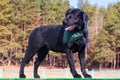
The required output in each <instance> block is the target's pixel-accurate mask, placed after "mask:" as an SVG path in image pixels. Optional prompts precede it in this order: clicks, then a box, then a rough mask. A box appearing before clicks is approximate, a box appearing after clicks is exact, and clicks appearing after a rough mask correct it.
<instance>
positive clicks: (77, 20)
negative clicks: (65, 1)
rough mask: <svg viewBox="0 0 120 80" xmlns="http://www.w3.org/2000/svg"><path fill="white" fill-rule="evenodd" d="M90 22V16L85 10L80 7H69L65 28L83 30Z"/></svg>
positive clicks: (64, 22)
mask: <svg viewBox="0 0 120 80" xmlns="http://www.w3.org/2000/svg"><path fill="white" fill-rule="evenodd" d="M87 22H88V16H87V14H86V13H85V12H83V11H82V10H80V9H78V8H72V9H68V10H67V11H66V14H65V18H64V20H63V25H64V26H65V30H68V31H72V30H82V29H84V28H85V26H86V25H87Z"/></svg>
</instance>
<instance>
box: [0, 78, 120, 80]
mask: <svg viewBox="0 0 120 80" xmlns="http://www.w3.org/2000/svg"><path fill="white" fill-rule="evenodd" d="M0 80H120V78H47V79H37V78H36V79H34V78H26V79H25V78H0Z"/></svg>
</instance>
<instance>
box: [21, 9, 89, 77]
mask: <svg viewBox="0 0 120 80" xmlns="http://www.w3.org/2000/svg"><path fill="white" fill-rule="evenodd" d="M87 21H88V16H87V15H86V13H85V12H83V11H81V10H80V9H76V8H75V9H69V10H67V11H66V14H65V19H64V20H63V25H54V26H41V27H39V28H35V29H34V30H33V31H32V33H31V35H30V37H29V43H28V47H27V50H26V54H25V56H24V58H23V60H22V62H21V66H20V72H19V77H20V78H26V76H25V74H24V67H25V65H26V64H27V63H29V61H30V59H31V58H32V57H33V56H34V55H35V54H36V53H37V55H38V58H37V59H36V61H35V63H34V77H35V78H39V77H40V76H39V75H38V72H37V70H38V66H39V64H40V63H41V62H42V61H43V60H44V59H45V57H46V55H47V54H48V51H49V50H53V51H55V52H61V53H66V56H67V59H68V63H69V67H70V71H71V73H72V75H73V77H74V78H81V75H80V74H78V73H77V71H76V69H75V65H74V61H73V56H72V54H73V53H74V52H78V58H79V60H80V64H81V71H82V74H83V76H84V77H86V78H88V77H89V78H90V77H91V76H90V75H89V74H87V72H86V70H85V48H86V45H87V43H88V29H87ZM70 26H72V27H73V29H71V30H69V29H68V30H69V31H76V32H77V31H80V30H83V29H86V31H85V32H84V33H83V34H84V35H83V36H82V37H81V38H80V39H78V40H76V41H74V42H72V43H67V44H64V43H63V34H64V31H65V29H66V28H68V27H70Z"/></svg>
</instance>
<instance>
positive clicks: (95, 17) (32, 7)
mask: <svg viewBox="0 0 120 80" xmlns="http://www.w3.org/2000/svg"><path fill="white" fill-rule="evenodd" d="M119 5H120V2H117V3H115V4H110V5H109V6H108V7H107V8H104V7H97V5H90V4H89V2H88V0H78V7H79V8H80V9H82V10H84V11H85V12H86V13H87V14H88V16H89V23H88V29H89V44H88V46H87V50H86V52H87V57H86V60H87V66H89V67H93V68H99V69H101V68H114V69H116V68H120V6H119ZM71 7H72V6H70V5H69V1H68V0H1V1H0V65H19V64H20V61H21V60H22V58H23V56H24V54H25V50H26V46H27V42H28V37H29V35H30V33H31V31H32V30H33V29H34V28H36V27H39V26H41V25H58V24H62V20H63V18H64V14H65V11H66V10H67V9H68V8H71ZM74 60H75V64H76V66H79V61H78V57H77V54H74ZM32 61H34V58H33V60H32ZM42 64H43V65H44V66H50V67H52V66H54V67H66V66H67V62H66V56H65V54H56V53H55V52H52V51H50V52H49V55H48V56H47V57H46V59H45V61H44V62H43V63H42Z"/></svg>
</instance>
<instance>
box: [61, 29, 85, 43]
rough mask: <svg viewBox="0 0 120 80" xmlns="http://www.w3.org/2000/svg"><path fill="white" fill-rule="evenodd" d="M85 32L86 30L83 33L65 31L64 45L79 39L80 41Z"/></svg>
mask: <svg viewBox="0 0 120 80" xmlns="http://www.w3.org/2000/svg"><path fill="white" fill-rule="evenodd" d="M84 32H85V29H83V30H82V31H78V32H75V31H66V30H65V31H64V35H63V43H64V44H65V43H71V42H74V41H76V40H78V39H80V38H81V37H82V36H83V33H84Z"/></svg>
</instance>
